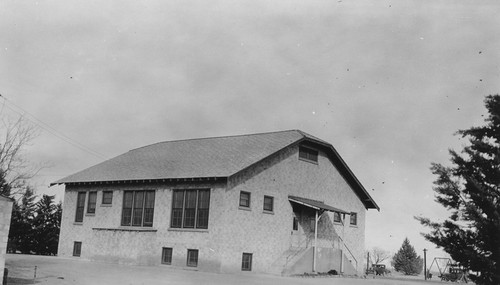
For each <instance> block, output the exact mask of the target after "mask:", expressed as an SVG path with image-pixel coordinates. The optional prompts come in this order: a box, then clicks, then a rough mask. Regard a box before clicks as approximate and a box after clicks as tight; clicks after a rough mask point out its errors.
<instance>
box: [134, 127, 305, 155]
mask: <svg viewBox="0 0 500 285" xmlns="http://www.w3.org/2000/svg"><path fill="white" fill-rule="evenodd" d="M286 132H298V133H300V134H301V135H302V136H310V135H308V134H307V135H305V134H306V133H304V132H303V131H301V130H298V129H291V130H284V131H271V132H260V133H253V134H241V135H226V136H214V137H204V138H191V139H178V140H171V141H168V140H167V141H161V142H156V143H152V144H148V145H145V146H141V147H137V148H133V149H131V150H129V152H131V151H135V150H139V149H142V148H146V147H151V146H154V145H158V144H164V143H172V142H186V141H197V140H208V139H222V138H235V137H249V136H257V135H267V134H277V133H286Z"/></svg>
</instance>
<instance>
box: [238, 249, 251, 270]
mask: <svg viewBox="0 0 500 285" xmlns="http://www.w3.org/2000/svg"><path fill="white" fill-rule="evenodd" d="M252 259H253V253H249V252H243V254H242V255H241V271H252Z"/></svg>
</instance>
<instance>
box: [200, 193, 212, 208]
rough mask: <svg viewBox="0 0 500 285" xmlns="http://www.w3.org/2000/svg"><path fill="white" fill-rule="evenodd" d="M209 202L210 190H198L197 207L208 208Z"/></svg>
mask: <svg viewBox="0 0 500 285" xmlns="http://www.w3.org/2000/svg"><path fill="white" fill-rule="evenodd" d="M209 203H210V191H209V190H200V191H198V209H208V207H209Z"/></svg>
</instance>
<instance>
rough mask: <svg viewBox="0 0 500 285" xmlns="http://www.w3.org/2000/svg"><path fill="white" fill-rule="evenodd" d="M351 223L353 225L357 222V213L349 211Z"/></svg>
mask: <svg viewBox="0 0 500 285" xmlns="http://www.w3.org/2000/svg"><path fill="white" fill-rule="evenodd" d="M350 223H351V225H353V226H355V225H357V224H358V214H356V213H351V219H350Z"/></svg>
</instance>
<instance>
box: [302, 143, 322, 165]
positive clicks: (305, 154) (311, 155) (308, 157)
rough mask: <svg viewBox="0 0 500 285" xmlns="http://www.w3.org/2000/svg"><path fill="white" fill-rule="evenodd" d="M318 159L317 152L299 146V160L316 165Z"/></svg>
mask: <svg viewBox="0 0 500 285" xmlns="http://www.w3.org/2000/svg"><path fill="white" fill-rule="evenodd" d="M318 158H319V151H318V150H316V149H313V148H310V147H306V146H302V145H301V146H299V159H300V160H304V161H308V162H312V163H318Z"/></svg>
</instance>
